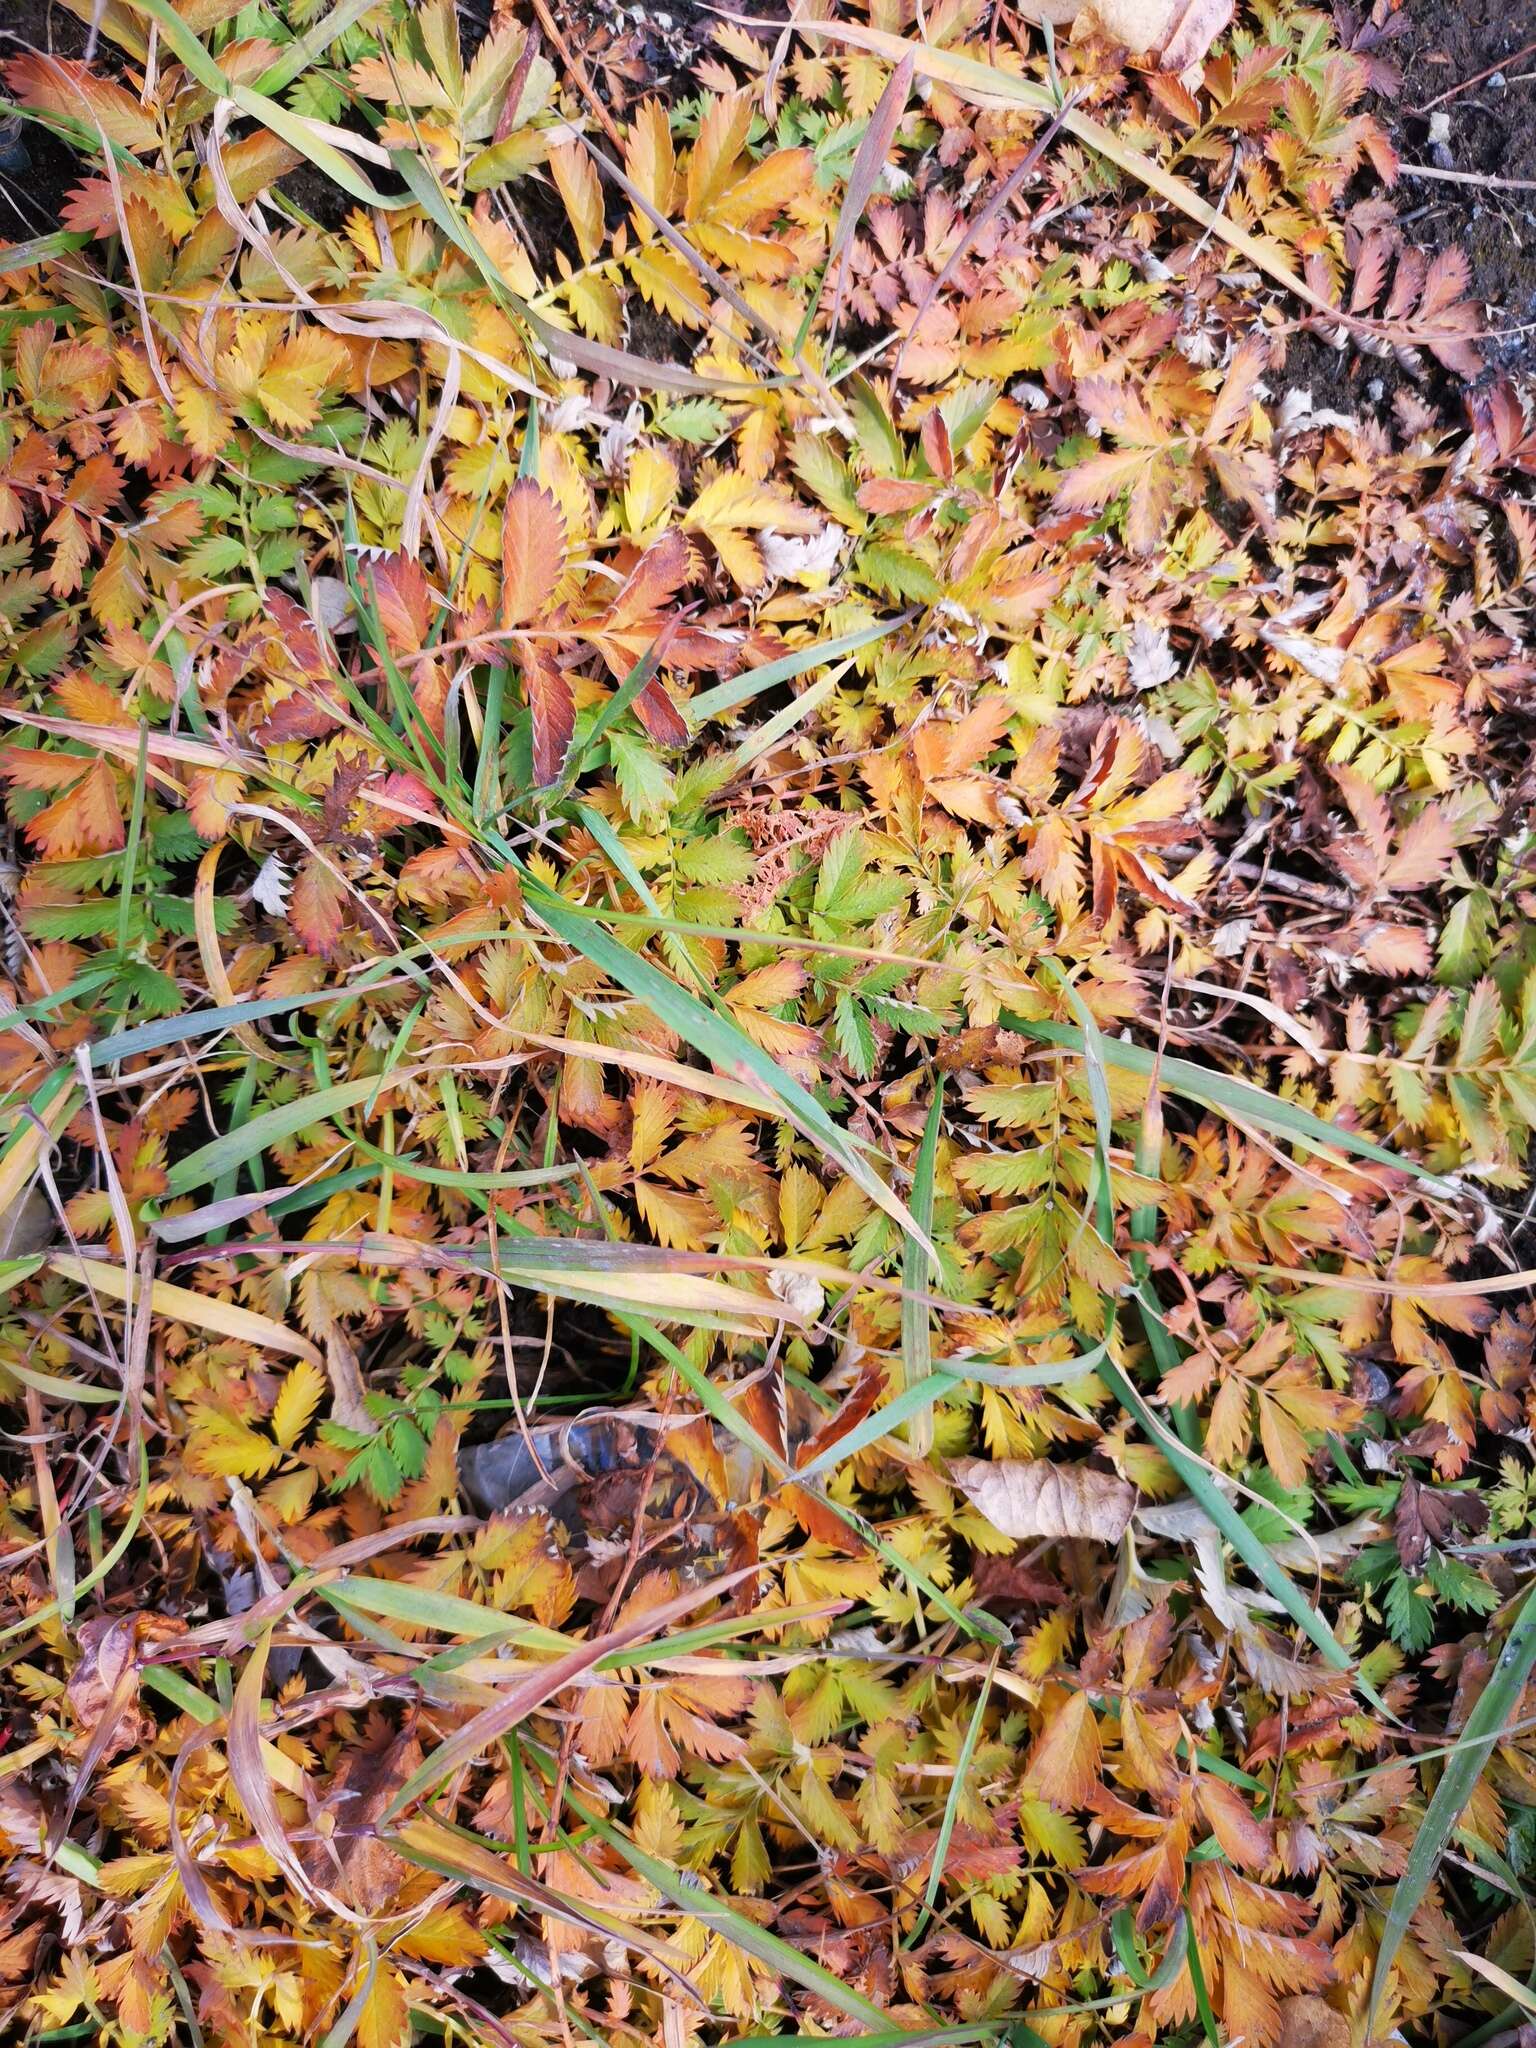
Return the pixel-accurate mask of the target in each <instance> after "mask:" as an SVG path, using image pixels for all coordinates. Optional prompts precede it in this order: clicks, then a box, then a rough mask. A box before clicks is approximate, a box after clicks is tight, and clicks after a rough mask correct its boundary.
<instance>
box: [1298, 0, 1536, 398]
mask: <svg viewBox="0 0 1536 2048" xmlns="http://www.w3.org/2000/svg"><path fill="white" fill-rule="evenodd" d="M1336 11H1337V12H1338V14H1339V15H1340V17H1341V21H1340V26H1341V28H1342V29H1343V30H1344V33H1345V34H1346V37H1352V39H1353V40H1354V41H1355V44H1356V47H1357V48H1358V49H1359V50H1360V51H1361V53H1362V54H1363V55H1368V56H1370V57H1371V59H1372V60H1373V71H1375V73H1376V76H1377V83H1378V86H1379V87H1380V88H1381V90H1380V91H1379V93H1378V97H1377V112H1378V114H1379V115H1380V116H1382V117H1383V118H1385V119H1386V121H1387V123H1388V125H1389V127H1390V129H1391V132H1392V139H1393V142H1394V144H1395V145H1396V147H1397V150H1398V152H1399V154H1400V155H1401V157H1402V159H1403V161H1404V163H1406V164H1412V165H1415V166H1422V167H1423V168H1424V169H1426V170H1427V171H1430V172H1434V171H1455V172H1466V173H1470V174H1471V175H1472V176H1473V177H1474V178H1475V179H1476V180H1477V181H1478V182H1475V183H1462V182H1459V181H1458V180H1456V179H1452V178H1439V177H1433V176H1417V175H1409V176H1405V178H1404V180H1403V184H1402V185H1401V186H1400V187H1399V191H1398V199H1399V203H1400V205H1401V206H1402V207H1403V209H1404V214H1405V221H1406V224H1407V226H1408V231H1409V233H1411V234H1412V235H1413V236H1414V238H1415V239H1416V240H1417V241H1419V242H1421V243H1422V244H1423V245H1424V246H1425V247H1427V248H1433V249H1439V248H1444V247H1446V246H1447V245H1448V244H1450V243H1459V244H1460V245H1461V246H1462V247H1463V248H1464V249H1465V250H1466V251H1467V254H1468V255H1469V256H1470V258H1471V260H1472V279H1473V290H1474V294H1475V296H1476V297H1477V298H1478V299H1480V300H1482V301H1484V302H1485V303H1486V304H1487V306H1488V309H1489V318H1488V326H1489V328H1490V330H1492V333H1493V336H1494V338H1493V339H1492V340H1491V341H1490V342H1489V343H1488V345H1487V346H1486V349H1485V355H1486V358H1487V361H1488V363H1489V366H1490V368H1492V369H1496V370H1506V371H1507V370H1525V371H1530V370H1532V369H1533V368H1536V327H1533V325H1532V323H1536V190H1532V191H1522V190H1520V189H1518V187H1516V189H1514V190H1510V189H1507V181H1514V180H1520V179H1536V47H1529V46H1531V45H1533V44H1536V11H1533V10H1532V9H1530V8H1528V7H1514V6H1510V5H1509V0H1404V5H1403V7H1402V10H1401V13H1400V14H1399V15H1397V16H1395V17H1394V18H1393V20H1392V22H1391V24H1390V27H1391V29H1392V30H1393V31H1394V32H1393V33H1390V34H1389V35H1388V36H1386V37H1384V38H1382V39H1380V40H1375V41H1372V39H1371V36H1370V30H1369V28H1367V29H1366V30H1364V31H1363V32H1362V31H1360V30H1358V29H1356V28H1355V27H1354V24H1353V23H1352V22H1350V21H1349V20H1347V19H1346V18H1345V16H1346V9H1345V8H1344V7H1342V6H1340V7H1339V8H1338V9H1337V10H1336ZM1357 18H1358V17H1357ZM1393 73H1396V74H1397V77H1396V78H1394V77H1393V75H1392V74H1393ZM1483 73H1488V74H1489V75H1488V76H1486V77H1483V76H1480V74H1483ZM1437 102H1438V104H1437ZM1495 181H1506V183H1505V184H1500V183H1498V182H1495ZM1521 328H1525V329H1526V330H1527V331H1526V332H1518V331H1515V330H1519V329H1521Z"/></svg>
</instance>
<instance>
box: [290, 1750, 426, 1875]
mask: <svg viewBox="0 0 1536 2048" xmlns="http://www.w3.org/2000/svg"><path fill="white" fill-rule="evenodd" d="M422 1756H423V1751H422V1747H421V1744H420V1743H419V1742H418V1741H417V1740H416V1737H415V1736H414V1735H412V1734H405V1735H397V1736H395V1737H394V1738H393V1739H392V1740H390V1739H382V1740H379V1741H376V1742H375V1743H373V1744H372V1745H371V1746H370V1747H369V1748H367V1749H355V1750H353V1751H352V1752H351V1753H350V1755H349V1756H348V1757H347V1758H346V1760H345V1762H344V1763H343V1764H342V1766H341V1768H340V1769H339V1770H338V1771H337V1773H336V1776H335V1778H334V1780H333V1781H332V1785H331V1789H330V1791H329V1793H328V1794H327V1796H326V1798H325V1801H324V1803H323V1805H322V1807H321V1809H320V1813H319V1816H318V1817H317V1824H318V1826H319V1828H320V1830H321V1832H320V1834H319V1835H318V1836H317V1838H316V1839H314V1840H312V1841H307V1842H305V1843H303V1844H302V1846H301V1848H300V1850H299V1861H300V1862H301V1863H302V1864H303V1866H304V1871H305V1875H306V1876H308V1877H309V1878H311V1879H312V1880H313V1881H314V1882H315V1883H316V1884H318V1885H323V1886H324V1887H325V1888H326V1890H328V1891H332V1892H335V1893H336V1894H337V1896H338V1897H340V1898H343V1899H345V1900H346V1901H347V1903H348V1904H349V1905H352V1906H355V1907H357V1908H358V1910H359V1911H360V1912H364V1913H378V1912H381V1911H383V1909H384V1908H385V1907H386V1906H387V1905H388V1904H389V1903H390V1901H391V1900H392V1899H393V1898H394V1897H395V1895H396V1894H397V1893H398V1891H399V1889H400V1886H401V1884H402V1883H403V1882H404V1880H405V1879H406V1878H407V1877H408V1876H409V1875H410V1873H411V1866H410V1864H408V1863H407V1862H406V1860H405V1858H404V1857H403V1856H401V1855H400V1854H399V1853H398V1852H397V1851H396V1850H394V1849H392V1848H391V1847H390V1846H389V1844H388V1843H387V1842H382V1841H380V1840H379V1838H378V1836H377V1835H376V1834H375V1832H374V1828H375V1825H376V1823H377V1821H378V1817H379V1815H380V1814H381V1813H383V1811H384V1810H385V1808H386V1807H387V1806H388V1805H389V1802H390V1801H391V1800H392V1799H393V1798H394V1796H395V1794H396V1793H397V1792H398V1791H399V1790H400V1787H401V1786H402V1785H403V1784H404V1783H405V1782H406V1780H407V1778H409V1777H410V1775H411V1773H412V1772H413V1771H414V1770H416V1769H417V1768H418V1767H419V1765H420V1764H421V1762H422ZM326 1830H328V1831H329V1832H326Z"/></svg>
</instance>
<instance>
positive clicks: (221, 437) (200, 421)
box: [173, 371, 234, 462]
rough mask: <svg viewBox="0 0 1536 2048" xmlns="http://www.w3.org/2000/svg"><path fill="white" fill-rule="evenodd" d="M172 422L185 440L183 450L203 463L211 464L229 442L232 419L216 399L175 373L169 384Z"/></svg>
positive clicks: (231, 415) (210, 393)
mask: <svg viewBox="0 0 1536 2048" xmlns="http://www.w3.org/2000/svg"><path fill="white" fill-rule="evenodd" d="M173 390H174V395H175V399H176V421H177V424H178V425H179V426H180V428H181V431H182V433H183V434H184V435H185V436H186V441H187V446H188V447H189V448H190V449H191V450H192V453H193V454H194V455H196V456H199V457H200V458H201V459H202V460H203V461H204V462H208V461H211V460H212V458H213V457H214V456H215V455H217V454H218V452H219V450H220V449H221V448H222V447H223V446H224V443H225V442H226V441H227V440H228V439H229V436H230V431H231V429H232V428H233V426H234V416H233V414H231V413H230V412H229V411H228V409H227V408H226V407H225V406H223V405H221V404H220V403H219V400H218V398H217V396H216V395H215V394H214V393H213V392H212V391H209V390H207V389H205V387H204V386H203V385H201V384H198V383H195V382H194V381H193V379H192V378H191V377H189V376H188V375H187V374H186V372H185V371H178V372H177V373H176V375H175V379H174V384H173Z"/></svg>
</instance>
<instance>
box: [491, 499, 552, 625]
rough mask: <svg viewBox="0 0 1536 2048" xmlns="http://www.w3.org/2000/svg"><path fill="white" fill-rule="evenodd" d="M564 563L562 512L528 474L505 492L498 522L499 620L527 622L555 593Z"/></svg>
mask: <svg viewBox="0 0 1536 2048" xmlns="http://www.w3.org/2000/svg"><path fill="white" fill-rule="evenodd" d="M564 566H565V515H564V514H563V513H562V512H561V510H560V507H559V506H558V505H557V504H556V503H555V501H554V499H553V498H552V497H551V496H550V494H549V492H548V491H546V490H544V489H543V488H542V487H541V486H540V485H538V484H536V483H535V482H534V481H533V479H532V478H531V477H519V478H518V480H517V482H516V483H515V484H514V485H513V486H512V488H511V490H510V491H508V493H507V509H506V512H505V514H504V516H503V519H502V524H501V623H502V625H503V626H507V627H511V626H526V625H527V624H528V623H529V621H530V620H532V619H536V618H537V617H538V616H539V614H540V613H541V612H542V611H543V610H544V608H545V607H546V605H547V604H548V603H549V600H550V598H551V597H552V596H553V595H554V589H555V585H556V584H557V583H558V582H559V581H560V572H561V570H562V569H563V568H564Z"/></svg>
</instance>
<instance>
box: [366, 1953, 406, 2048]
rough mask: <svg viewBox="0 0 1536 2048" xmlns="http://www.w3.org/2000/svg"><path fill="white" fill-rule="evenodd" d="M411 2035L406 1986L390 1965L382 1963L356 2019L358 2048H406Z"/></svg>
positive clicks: (378, 1966)
mask: <svg viewBox="0 0 1536 2048" xmlns="http://www.w3.org/2000/svg"><path fill="white" fill-rule="evenodd" d="M410 2032H411V2009H410V2005H409V2004H408V2002H407V2000H406V1996H405V1986H404V1984H403V1983H402V1982H401V1980H400V1978H399V1977H398V1976H397V1975H396V1973H395V1972H394V1971H393V1970H392V1969H391V1968H390V1967H389V1965H388V1963H382V1962H381V1963H379V1964H378V1965H377V1967H376V1970H375V1974H374V1979H373V1984H372V1986H371V1987H370V1989H369V1992H368V1997H367V2000H366V2002H365V2004H364V2006H363V2009H362V2011H361V2012H360V2013H359V2014H358V2017H357V2037H356V2038H357V2044H358V2048H405V2044H406V2042H407V2041H408V2040H409V2039H410Z"/></svg>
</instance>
